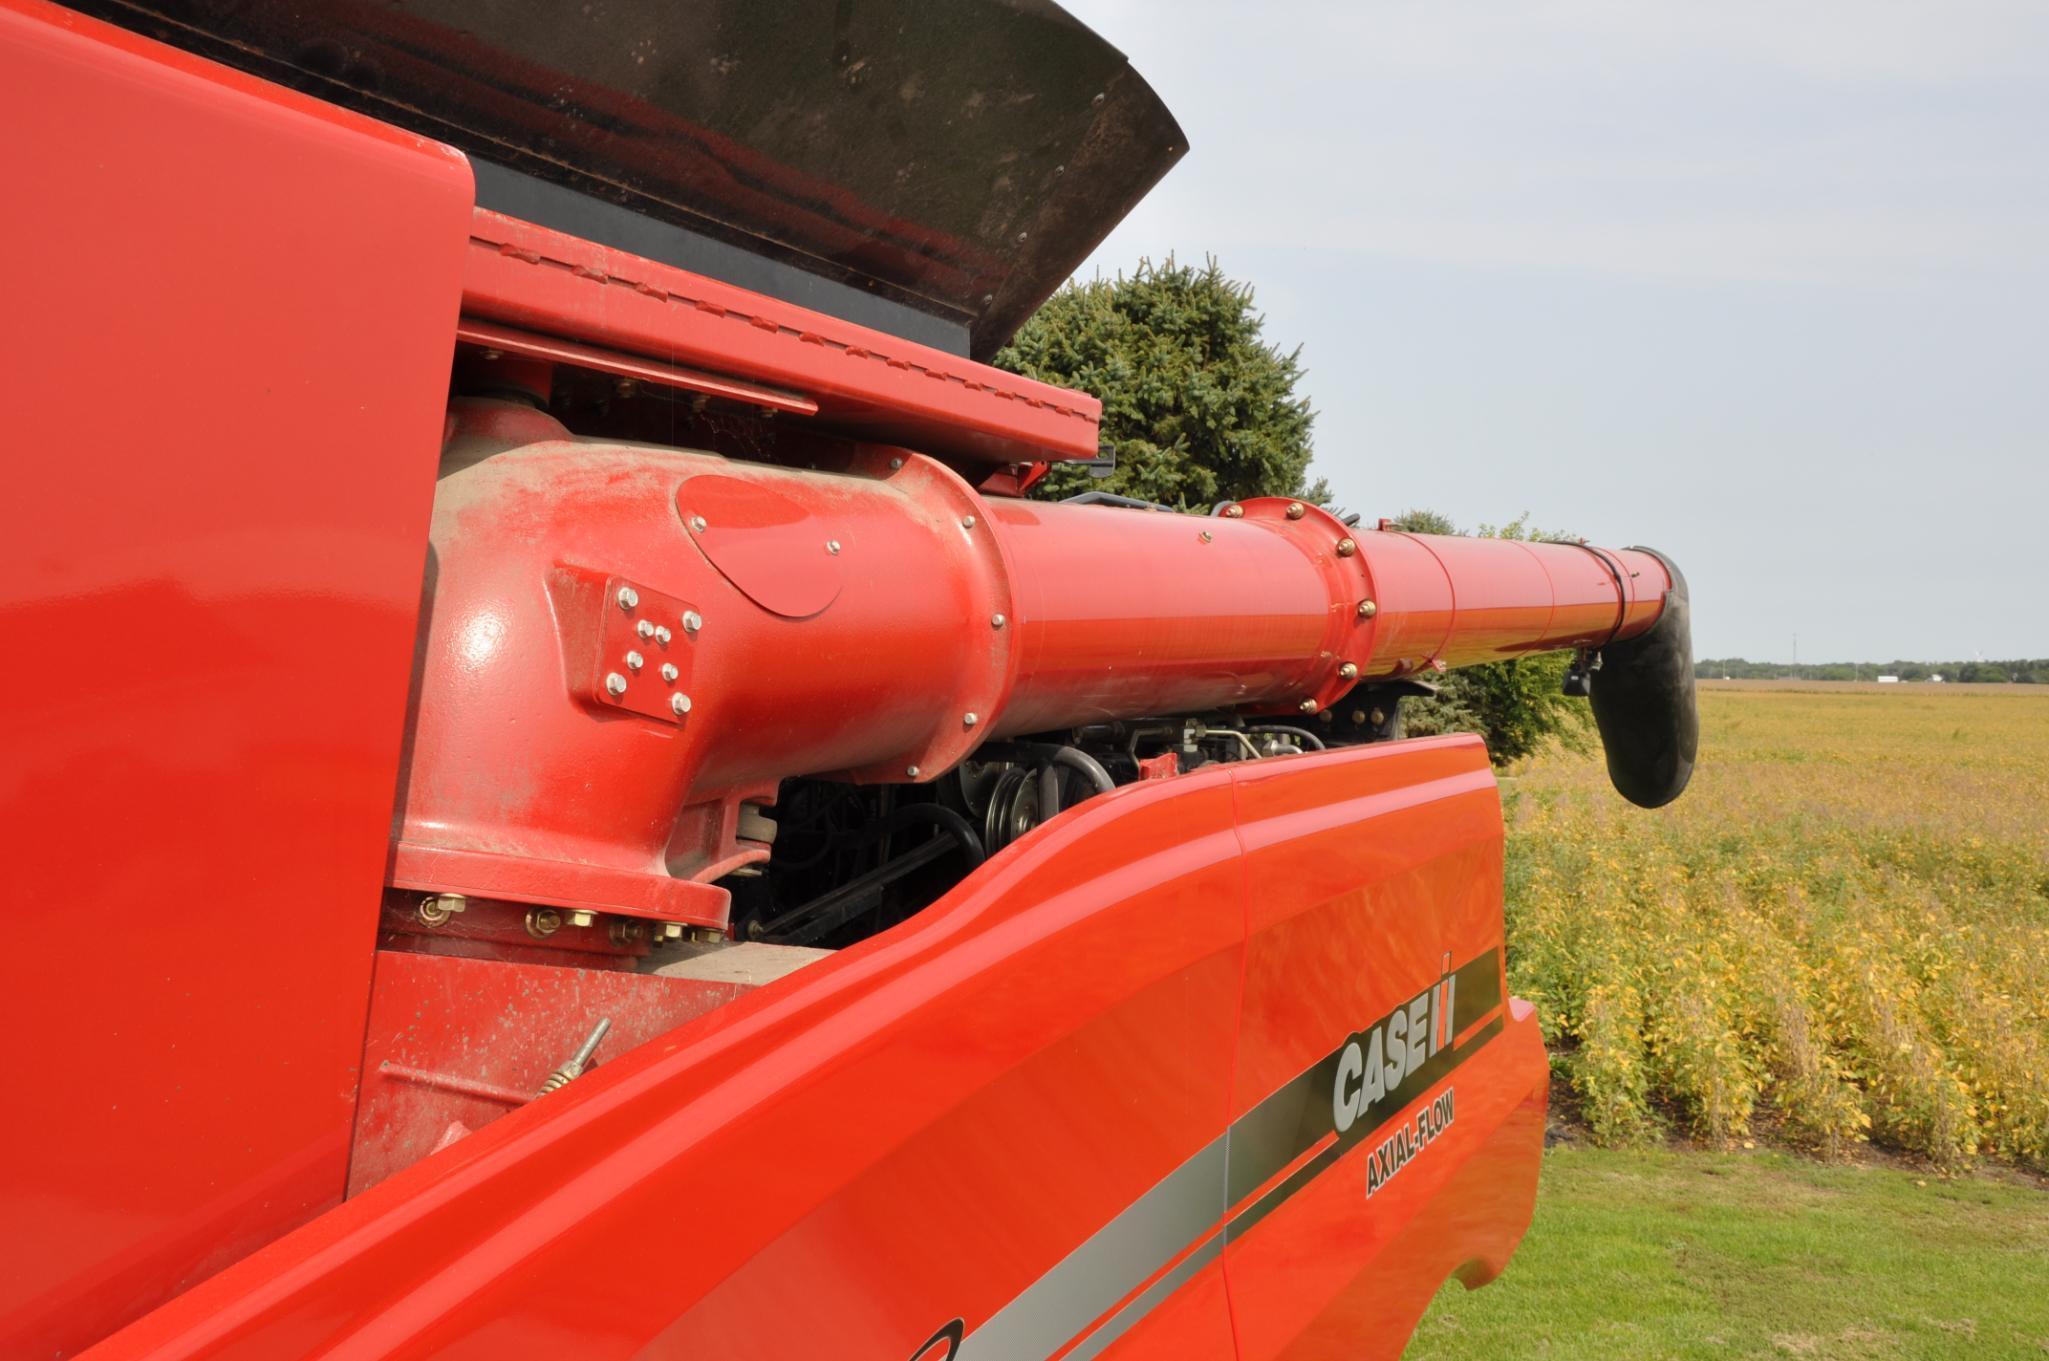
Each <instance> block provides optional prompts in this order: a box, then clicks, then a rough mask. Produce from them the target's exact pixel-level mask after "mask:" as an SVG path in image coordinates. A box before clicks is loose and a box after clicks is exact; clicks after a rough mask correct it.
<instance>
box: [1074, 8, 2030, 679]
mask: <svg viewBox="0 0 2049 1361" xmlns="http://www.w3.org/2000/svg"><path fill="white" fill-rule="evenodd" d="M1065 3H1066V4H1067V7H1068V8H1069V10H1070V11H1071V12H1073V13H1074V14H1075V15H1076V16H1077V17H1079V18H1080V19H1082V20H1083V21H1084V22H1086V23H1088V24H1089V25H1090V26H1091V27H1093V28H1095V29H1096V30H1097V32H1099V33H1101V34H1102V35H1103V36H1104V37H1105V38H1107V39H1109V40H1110V41H1111V42H1112V43H1115V44H1116V45H1117V46H1118V47H1120V48H1121V49H1122V50H1123V51H1124V52H1125V53H1127V54H1128V55H1129V56H1130V58H1131V60H1132V64H1133V65H1134V66H1135V67H1137V69H1138V70H1139V72H1140V73H1141V74H1142V75H1144V76H1145V78H1146V79H1147V80H1148V81H1149V82H1150V83H1151V84H1152V86H1153V88H1154V89H1155V90H1157V91H1158V92H1159V93H1160V95H1161V97H1162V98H1163V99H1164V100H1165V101H1166V103H1167V106H1168V107H1169V108H1170V109H1172V110H1173V111H1174V113H1175V115H1176V116H1177V117H1178V118H1179V119H1180V122H1181V126H1182V128H1183V130H1184V131H1185V132H1186V133H1187V135H1188V138H1189V142H1190V146H1191V148H1192V149H1191V151H1190V152H1189V155H1188V156H1187V158H1186V159H1184V160H1183V161H1182V162H1181V164H1180V165H1179V166H1178V167H1176V168H1175V169H1174V170H1173V171H1172V172H1171V173H1170V174H1169V175H1168V176H1167V178H1166V180H1165V181H1163V182H1162V183H1161V184H1160V186H1159V187H1158V188H1156V189H1155V190H1154V191H1153V193H1152V195H1151V196H1150V197H1149V198H1147V199H1146V200H1145V201H1144V202H1143V203H1141V204H1140V205H1139V206H1138V208H1137V209H1136V210H1135V211H1134V212H1133V213H1132V215H1131V216H1130V217H1129V218H1128V219H1127V220H1126V221H1125V222H1124V223H1123V224H1122V225H1121V226H1119V227H1118V228H1117V229H1116V230H1115V231H1114V232H1113V233H1112V234H1111V235H1110V237H1109V238H1108V239H1107V240H1106V241H1105V242H1104V243H1103V245H1102V247H1101V248H1100V249H1099V250H1097V252H1096V253H1095V255H1094V256H1093V257H1091V259H1090V261H1089V262H1088V264H1087V265H1085V266H1084V268H1083V271H1082V273H1083V275H1084V277H1087V276H1093V275H1096V274H1101V275H1103V276H1105V277H1108V276H1112V275H1115V274H1117V273H1118V272H1120V271H1123V272H1128V271H1129V270H1130V269H1131V268H1132V267H1133V266H1134V265H1135V264H1136V263H1137V262H1138V261H1139V260H1141V259H1143V258H1151V259H1160V258H1163V257H1165V256H1167V255H1169V254H1173V255H1177V256H1179V257H1180V258H1182V259H1184V260H1194V261H1200V260H1201V259H1202V258H1203V257H1204V256H1205V255H1214V256H1215V257H1217V259H1218V261H1219V262H1220V263H1221V264H1222V266H1223V268H1224V269H1225V271H1226V272H1227V273H1229V274H1231V275H1232V276H1234V277H1236V278H1240V279H1243V280H1245V281H1247V282H1250V283H1251V284H1252V285H1253V286H1254V288H1255V290H1256V295H1257V302H1258V306H1259V309H1260V310H1261V311H1262V312H1263V313H1264V314H1265V316H1266V334H1267V337H1268V339H1269V340H1271V341H1273V342H1275V343H1277V344H1279V345H1281V346H1283V347H1285V348H1293V347H1295V346H1297V345H1299V346H1300V347H1301V352H1302V359H1303V362H1304V364H1305V365H1306V367H1307V370H1308V374H1307V378H1306V381H1305V389H1306V392H1307V394H1308V396H1309V397H1310V399H1311V401H1312V403H1313V404H1314V406H1315V408H1316V411H1317V418H1316V427H1315V443H1316V456H1315V462H1314V464H1313V466H1312V472H1313V473H1314V474H1320V475H1322V476H1324V477H1327V478H1328V479H1329V480H1330V483H1331V486H1332V488H1333V489H1334V491H1335V492H1336V499H1337V501H1338V502H1339V503H1340V504H1342V505H1344V506H1345V507H1347V508H1349V509H1351V510H1356V511H1361V512H1363V513H1364V514H1365V515H1366V516H1367V518H1368V519H1369V520H1370V519H1372V518H1374V517H1377V516H1380V515H1396V514H1399V513H1400V512H1402V511H1405V510H1409V509H1412V508H1418V507H1427V508H1431V509H1436V510H1439V511H1442V512H1443V513H1445V514H1447V515H1449V516H1451V517H1452V518H1453V519H1454V520H1455V521H1457V522H1459V523H1460V524H1463V525H1472V524H1476V523H1481V522H1491V523H1500V522H1503V521H1506V520H1510V519H1513V518H1515V517H1516V516H1518V515H1522V514H1525V513H1527V514H1528V515H1529V517H1530V521H1531V523H1532V524H1533V525H1536V526H1538V527H1541V528H1543V529H1546V530H1553V531H1559V532H1569V533H1573V534H1577V535H1581V536H1584V537H1586V538H1588V539H1590V540H1592V541H1594V542H1596V543H1606V544H1648V545H1650V546H1652V547H1655V548H1658V549H1660V550H1662V551H1664V552H1666V553H1667V554H1668V555H1670V556H1671V557H1672V558H1673V559H1674V560H1675V561H1676V562H1677V563H1678V564H1679V566H1680V567H1681V569H1682V570H1684V572H1685V573H1686V575H1687V577H1688V580H1689V583H1690V585H1691V587H1692V592H1693V599H1694V641H1695V651H1696V654H1697V655H1698V656H1701V657H1727V656H1745V657H1749V658H1752V659H1753V660H1780V661H1784V660H1790V659H1792V657H1793V656H1794V654H1795V647H1796V642H1795V640H1796V638H1797V650H1798V658H1799V660H1801V661H1803V662H1819V661H1851V660H1858V661H1882V660H1892V659H1896V658H1910V659H1927V660H1969V659H1972V658H1976V657H1985V658H2006V657H2017V656H2033V657H2039V656H2044V655H2049V552H2045V548H2044V542H2043V538H2044V528H2045V523H2049V3H2042V0H2022V2H2020V3H1996V2H1992V0H1926V3H1918V4H1900V3H1894V2H1893V0H1800V3H1796V4H1787V3H1784V2H1783V0H1778V2H1777V3H1753V2H1752V0H1717V3H1715V4H1711V5H1702V4H1683V3H1678V0H1663V2H1657V3H1652V2H1647V0H1634V3H1598V2H1596V0H1527V2H1526V3H1512V4H1511V3H1493V2H1490V0H1462V2H1458V3H1454V2H1452V0H1416V2H1414V3H1411V2H1410V0H1354V2H1353V3H1331V4H1315V3H1304V4H1289V3H1273V4H1267V5H1250V4H1243V5H1240V4H1225V3H1216V2H1215V0H1171V3H1170V2H1168V0H1065Z"/></svg>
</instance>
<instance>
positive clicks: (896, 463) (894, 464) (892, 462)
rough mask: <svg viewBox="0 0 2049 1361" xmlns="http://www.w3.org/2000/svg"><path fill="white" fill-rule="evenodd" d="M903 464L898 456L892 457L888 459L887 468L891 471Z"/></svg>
mask: <svg viewBox="0 0 2049 1361" xmlns="http://www.w3.org/2000/svg"><path fill="white" fill-rule="evenodd" d="M903 466H904V461H903V460H902V459H900V458H893V459H891V460H890V461H889V469H890V471H891V472H895V471H896V470H897V469H898V468H901V467H903Z"/></svg>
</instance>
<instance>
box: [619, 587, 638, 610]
mask: <svg viewBox="0 0 2049 1361" xmlns="http://www.w3.org/2000/svg"><path fill="white" fill-rule="evenodd" d="M639 604H640V592H639V591H636V590H634V589H633V588H632V587H631V586H621V587H620V588H619V608H620V609H622V610H631V609H634V608H636V607H637V606H639Z"/></svg>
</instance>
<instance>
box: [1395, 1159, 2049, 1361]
mask: <svg viewBox="0 0 2049 1361" xmlns="http://www.w3.org/2000/svg"><path fill="white" fill-rule="evenodd" d="M1522 1357H1553V1358H1560V1359H1561V1361H1563V1359H1565V1358H1570V1361H1609V1359H1610V1358H1612V1359H1613V1361H1668V1359H1671V1361H1677V1359H1679V1358H1685V1359H1686V1361H1691V1358H1695V1357H1702V1358H1707V1357H1713V1358H1717V1359H1718V1361H1729V1359H1730V1358H1743V1357H1770V1358H1781V1357H1814V1358H1820V1359H1821V1361H1837V1359H1840V1361H1849V1359H1850V1358H1856V1361H1890V1358H1922V1357H1927V1358H1935V1357H1942V1358H1949V1357H1957V1358H1971V1359H1972V1361H2005V1359H2006V1358H2015V1361H2021V1359H2023V1358H2025V1359H2026V1361H2049V1190H2045V1189H2043V1188H2042V1187H2041V1186H2039V1185H2037V1184H2031V1183H2027V1182H2024V1181H2022V1180H2021V1179H2020V1178H2018V1177H2015V1176H2013V1175H2011V1174H2006V1175H2000V1174H1980V1175H1973V1176H1964V1177H1960V1178H1957V1179H1954V1180H1945V1179H1942V1178H1939V1177H1936V1176H1934V1175H1930V1174H1926V1173H1919V1172H1915V1171H1911V1170H1902V1169H1900V1168H1898V1167H1893V1166H1884V1165H1875V1164H1861V1165H1843V1164H1824V1163H1819V1162H1815V1161H1811V1160H1809V1159H1805V1158H1801V1157H1797V1156H1793V1155H1789V1154H1784V1153H1775V1152H1750V1153H1713V1152H1699V1151H1689V1150H1684V1149H1669V1148H1653V1149H1616V1150H1606V1149H1597V1148H1590V1147H1585V1146H1580V1145H1561V1146H1559V1147H1557V1148H1554V1149H1552V1150H1551V1151H1550V1153H1549V1154H1547V1155H1546V1157H1545V1161H1544V1173H1543V1185H1542V1190H1541V1191H1540V1192H1539V1194H1538V1197H1537V1215H1536V1221H1535V1223H1534V1224H1533V1225H1532V1226H1531V1228H1530V1233H1529V1237H1528V1238H1527V1239H1525V1240H1524V1242H1523V1246H1522V1248H1521V1250H1520V1251H1519V1252H1518V1253H1517V1254H1516V1256H1515V1258H1514V1260H1513V1261H1512V1262H1511V1263H1510V1265H1509V1268H1508V1271H1507V1272H1506V1274H1504V1275H1503V1276H1502V1277H1501V1279H1500V1280H1498V1281H1496V1282H1494V1283H1493V1284H1492V1285H1489V1286H1487V1287H1486V1288H1484V1289H1481V1290H1477V1291H1471V1292H1468V1291H1467V1290H1465V1289H1464V1288H1463V1287H1461V1286H1458V1285H1456V1284H1453V1285H1450V1286H1447V1287H1446V1288H1445V1291H1444V1292H1443V1293H1442V1294H1441V1295H1439V1296H1438V1298H1437V1301H1436V1303H1435V1304H1434V1305H1432V1307H1431V1310H1430V1313H1429V1314H1428V1315H1427V1316H1426V1317H1425V1318H1424V1320H1423V1324H1422V1326H1421V1327H1420V1328H1419V1329H1418V1330H1417V1332H1416V1337H1415V1340H1414V1342H1413V1343H1411V1344H1410V1347H1409V1349H1408V1351H1407V1352H1406V1353H1405V1361H1508V1359H1510V1358H1522Z"/></svg>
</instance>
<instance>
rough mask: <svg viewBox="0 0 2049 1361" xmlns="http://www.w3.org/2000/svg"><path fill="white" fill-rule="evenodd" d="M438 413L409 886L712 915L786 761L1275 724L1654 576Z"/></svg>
mask: <svg viewBox="0 0 2049 1361" xmlns="http://www.w3.org/2000/svg"><path fill="white" fill-rule="evenodd" d="M453 428H454V430H455V432H456V434H455V438H454V440H453V442H452V443H451V445H450V447H449V452H448V463H447V467H448V473H447V475H446V476H445V477H444V478H443V480H442V483H441V488H440V492H439V495H438V497H437V500H436V509H435V520H434V533H433V545H434V571H433V575H432V583H431V595H432V600H433V608H432V610H431V612H430V616H429V619H428V622H427V624H426V629H425V636H424V640H423V642H422V645H421V656H422V668H421V680H420V687H419V701H418V705H417V709H416V713H415V717H414V725H413V730H412V732H411V734H410V739H409V740H410V747H409V750H408V762H407V770H408V779H407V785H406V789H405V796H404V799H403V801H402V812H403V826H402V829H401V833H400V837H399V842H398V845H397V848H396V850H395V853H394V859H393V876H392V882H393V883H394V884H395V885H397V886H399V887H403V888H407V889H418V890H421V891H427V892H432V891H445V892H455V893H464V894H471V895H476V896H483V897H495V898H502V899H507V900H511V901H516V902H535V903H549V904H556V905H566V906H575V907H589V908H594V909H598V910H605V911H612V912H620V913H626V914H629V915H635V916H646V917H656V918H663V919H667V920H671V921H675V922H680V923H688V924H692V925H701V926H708V927H713V928H718V927H723V926H724V925H725V923H726V909H727V895H726V891H725V890H724V889H723V888H719V887H716V886H714V885H713V884H712V883H711V882H710V881H711V880H714V879H716V878H717V877H719V876H720V875H723V874H726V873H728V872H730V871H731V870H732V869H733V868H735V867H736V866H739V865H742V864H745V863H747V862H748V861H750V860H755V859H759V858H761V857H762V856H763V855H764V854H765V852H764V851H763V850H762V849H761V848H760V847H758V846H753V845H751V844H746V843H741V842H739V840H738V839H737V834H736V833H737V815H738V811H737V810H738V805H739V804H740V803H741V802H742V801H754V802H769V801H772V800H773V799H774V797H775V793H776V788H777V783H778V781H780V780H781V779H783V778H785V777H789V776H798V775H827V774H845V775H849V776H851V777H852V778H855V779H860V780H883V781H903V780H929V779H932V778H934V777H936V776H938V775H939V774H941V773H942V772H944V771H946V770H948V769H950V768H951V767H952V766H954V765H955V764H956V763H958V762H959V761H960V760H961V759H962V758H964V757H966V756H967V755H969V754H970V753H971V752H972V751H974V750H975V749H976V747H977V746H979V744H980V743H981V742H982V741H983V740H984V739H985V738H987V737H989V736H997V737H1002V736H1007V735H1014V734H1019V733H1034V732H1042V731H1046V730H1049V729H1056V728H1061V727H1068V726H1073V725H1078V724H1085V723H1090V722H1096V721H1100V720H1104V719H1114V718H1135V717H1142V716H1147V715H1156V714H1173V713H1187V712H1201V711H1204V710H1211V709H1217V708H1229V707H1233V706H1243V707H1247V708H1249V709H1251V710H1253V711H1255V712H1281V713H1290V714H1292V713H1294V712H1296V711H1298V710H1299V709H1300V708H1301V706H1302V705H1303V704H1304V703H1307V704H1309V705H1310V706H1312V707H1320V706H1322V705H1326V704H1328V703H1330V702H1331V701H1333V700H1335V699H1336V698H1337V697H1339V696H1340V695H1342V694H1344V693H1345V692H1346V691H1348V690H1349V689H1351V687H1352V685H1353V684H1354V677H1374V676H1384V675H1390V674H1400V673H1404V672H1410V671H1415V670H1418V669H1421V668H1422V667H1423V666H1425V665H1426V664H1428V663H1431V662H1447V661H1448V662H1451V663H1465V662H1472V661H1481V660H1489V659H1493V658H1496V657H1503V656H1515V655H1519V654H1521V653H1523V652H1526V651H1533V650H1539V649H1545V648H1555V647H1561V646H1570V645H1599V644H1601V643H1603V642H1605V641H1607V640H1608V639H1610V638H1611V637H1629V636H1632V635H1633V634H1635V633H1637V632H1640V631H1641V630H1643V629H1644V628H1647V627H1649V626H1650V624H1651V623H1653V622H1655V620H1656V618H1657V614H1658V611H1659V610H1660V609H1661V607H1662V606H1661V603H1660V601H1661V595H1662V592H1663V591H1664V589H1665V588H1666V586H1667V584H1668V583H1667V579H1666V576H1665V572H1664V568H1663V567H1662V566H1661V565H1660V564H1659V563H1658V562H1657V560H1656V559H1655V558H1651V557H1649V556H1648V555H1645V554H1640V553H1633V552H1626V551H1625V552H1623V553H1620V554H1611V553H1608V552H1607V551H1606V550H1593V549H1587V548H1582V547H1578V546H1573V545H1563V544H1523V543H1513V542H1505V541H1500V540H1463V539H1435V538H1427V537H1422V536H1412V535H1405V534H1397V533H1383V532H1379V531H1370V530H1364V531H1362V530H1354V529H1351V528H1348V527H1346V526H1345V525H1343V524H1341V523H1339V522H1338V521H1337V520H1336V519H1334V518H1333V517H1331V516H1330V515H1329V514H1328V513H1326V512H1324V511H1322V510H1318V509H1313V508H1308V507H1304V506H1302V505H1301V504H1300V503H1290V502H1286V501H1281V500H1260V501H1252V502H1247V503H1245V505H1243V506H1242V507H1234V508H1233V509H1235V510H1237V511H1238V512H1239V513H1238V514H1235V515H1221V516H1192V515H1173V514H1159V513H1154V512H1148V511H1139V510H1128V509H1118V508H1109V507H1100V506H1072V505H1059V504H1052V505H1048V504H1041V503H1036V502H1024V501H1007V500H1002V499H999V498H991V497H983V496H980V495H978V494H977V493H976V492H975V491H974V490H973V489H971V488H970V487H969V486H968V484H967V483H966V482H964V481H962V480H961V478H960V477H959V476H957V475H956V474H955V473H953V472H952V471H951V470H950V469H948V468H947V467H946V466H945V465H943V464H941V463H939V462H937V461H936V460H933V459H929V458H926V457H924V456H923V455H920V454H915V453H910V452H907V451H903V450H898V449H893V448H889V447H876V446H846V452H844V453H843V454H842V458H843V460H844V462H843V464H842V466H839V467H837V468H832V469H829V470H825V471H818V470H809V469H796V468H787V467H782V466H777V465H770V464H759V463H746V462H739V461H733V460H728V459H724V458H721V457H719V456H716V455H712V454H705V453H693V452H688V451H683V450H665V449H657V448H652V447H650V446H646V445H624V444H615V443H608V442H604V441H600V440H592V439H581V438H576V437H573V436H571V435H570V434H569V432H568V431H567V430H565V429H564V428H563V427H562V426H561V425H559V424H558V423H556V421H555V420H554V419H553V418H552V417H550V416H548V415H546V414H544V413H542V412H539V411H535V410H531V409H528V408H525V407H522V406H518V405H515V404H512V403H506V402H492V401H465V402H459V403H458V404H457V406H456V411H455V418H454V427H453ZM1632 573H1642V574H1643V575H1632ZM1362 601H1363V602H1370V603H1371V607H1370V608H1362V607H1361V602H1362ZM692 621H696V622H695V623H693V622H692ZM1411 647H1415V648H1416V649H1418V650H1417V651H1409V650H1408V649H1410V648H1411ZM1390 648H1393V649H1396V651H1395V653H1394V655H1391V656H1390V655H1388V649H1390ZM616 711H624V712H616ZM515 724H516V725H517V735H516V738H514V737H513V732H514V729H513V727H512V726H511V725H515ZM679 809H680V810H681V814H680V816H679V812H678V810H679Z"/></svg>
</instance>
